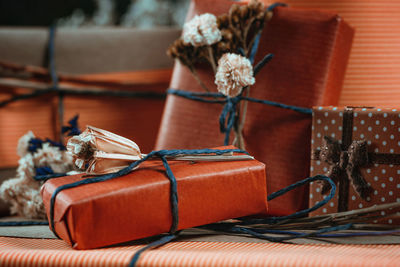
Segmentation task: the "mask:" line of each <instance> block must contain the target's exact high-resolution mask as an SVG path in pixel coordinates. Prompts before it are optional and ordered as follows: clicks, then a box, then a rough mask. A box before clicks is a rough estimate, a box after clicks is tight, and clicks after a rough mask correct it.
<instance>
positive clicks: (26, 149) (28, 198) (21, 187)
mask: <svg viewBox="0 0 400 267" xmlns="http://www.w3.org/2000/svg"><path fill="white" fill-rule="evenodd" d="M33 139H35V140H36V141H40V146H37V147H35V152H33V151H32V150H30V146H31V145H32V140H33ZM17 152H18V155H20V156H21V158H20V160H19V161H18V164H19V166H18V168H17V174H16V177H15V178H11V179H8V180H6V181H5V182H4V183H2V184H1V186H0V197H1V198H2V199H3V200H4V201H6V202H7V203H8V204H9V206H10V212H11V214H17V215H19V216H23V217H25V218H32V219H45V218H46V212H45V209H44V205H43V202H42V198H41V196H40V187H41V185H42V182H39V181H36V180H34V179H33V177H34V176H35V175H36V172H37V168H40V167H50V168H51V169H52V170H53V171H54V172H59V173H66V172H69V171H71V170H72V169H73V164H72V157H71V156H70V155H68V154H67V153H66V151H64V150H60V148H59V147H58V146H53V145H52V144H51V143H50V142H43V141H41V140H40V139H36V138H35V136H34V134H33V133H32V132H31V131H29V132H28V133H27V134H25V135H24V136H22V137H21V138H20V140H19V142H18V148H17Z"/></svg>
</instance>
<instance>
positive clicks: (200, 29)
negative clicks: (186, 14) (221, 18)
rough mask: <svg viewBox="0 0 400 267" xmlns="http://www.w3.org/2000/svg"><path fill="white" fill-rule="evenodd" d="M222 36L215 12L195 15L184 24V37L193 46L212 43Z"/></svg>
mask: <svg viewBox="0 0 400 267" xmlns="http://www.w3.org/2000/svg"><path fill="white" fill-rule="evenodd" d="M221 38H222V35H221V31H220V30H219V29H218V25H217V18H216V17H215V16H214V15H213V14H209V13H205V14H202V15H200V16H195V17H194V18H193V19H192V20H190V21H188V22H186V23H185V24H184V25H183V32H182V39H183V41H184V43H186V44H189V43H190V44H192V45H193V46H202V45H212V44H215V43H216V42H219V41H220V40H221Z"/></svg>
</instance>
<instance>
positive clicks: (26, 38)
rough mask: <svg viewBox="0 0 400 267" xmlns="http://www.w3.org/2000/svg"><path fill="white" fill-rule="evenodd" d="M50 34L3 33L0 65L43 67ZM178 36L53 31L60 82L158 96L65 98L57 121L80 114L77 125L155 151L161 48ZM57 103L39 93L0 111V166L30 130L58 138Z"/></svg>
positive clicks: (13, 159) (163, 31) (8, 91)
mask: <svg viewBox="0 0 400 267" xmlns="http://www.w3.org/2000/svg"><path fill="white" fill-rule="evenodd" d="M48 32H49V31H48V29H45V28H0V61H1V62H11V63H14V64H19V65H21V66H24V65H32V66H42V67H43V66H46V63H47V61H48V59H47V52H46V50H47V42H48V39H49V34H48ZM179 35H180V30H178V29H170V28H156V29H151V30H137V29H123V28H81V29H69V28H60V29H58V30H57V32H56V35H55V56H54V57H55V63H56V64H55V65H56V69H57V72H58V73H60V74H61V75H62V77H61V76H60V85H66V86H72V85H73V86H74V87H75V88H79V87H85V86H91V87H95V88H102V89H111V90H120V91H121V90H122V91H137V92H151V93H153V95H155V96H156V97H145V98H144V97H132V98H127V97H115V96H77V95H68V94H67V95H65V96H64V99H63V105H64V122H63V123H62V124H66V122H67V120H68V119H70V118H72V117H73V116H74V115H76V114H79V116H80V117H79V125H80V126H81V127H85V126H86V125H96V126H98V127H104V128H107V129H109V130H110V131H113V132H116V133H118V134H121V135H123V136H126V137H128V138H130V139H133V140H135V141H136V142H138V143H139V144H140V145H141V147H142V148H143V150H144V151H150V150H152V149H153V145H154V142H155V138H156V134H157V131H158V127H159V123H160V118H161V113H162V110H163V106H164V100H163V94H164V92H165V90H166V88H167V87H168V84H169V80H170V74H171V70H170V68H171V67H172V60H171V59H169V58H168V57H167V56H166V54H165V50H166V49H167V47H168V45H169V44H170V43H171V42H173V40H175V39H176V38H178V36H179ZM19 65H17V66H19ZM29 69H33V70H34V71H33V72H38V73H42V72H43V70H42V69H38V71H37V69H35V68H29ZM3 80H4V79H2V81H3ZM71 81H72V82H71ZM0 86H1V85H0ZM0 89H1V91H0V100H4V99H7V98H9V97H12V96H15V95H16V94H20V93H27V92H31V91H30V90H22V89H21V88H18V86H11V85H8V86H4V85H3V86H1V87H0ZM58 101H59V98H58V97H57V96H56V94H53V95H43V96H40V97H36V98H32V99H28V100H23V101H18V102H14V103H11V104H9V105H7V106H5V107H1V108H0V125H1V129H2V130H1V131H0V147H1V148H2V149H1V150H0V159H1V161H0V168H2V167H14V166H16V165H17V160H18V157H17V155H16V147H17V142H18V138H19V137H21V136H22V135H23V134H25V133H26V132H27V131H28V130H32V131H33V132H34V134H35V135H36V136H38V137H41V138H47V137H48V138H52V139H58V135H59V129H60V126H61V123H60V122H59V121H57V120H58V115H57V112H58V111H57V109H58Z"/></svg>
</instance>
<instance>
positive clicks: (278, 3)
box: [267, 2, 288, 11]
mask: <svg viewBox="0 0 400 267" xmlns="http://www.w3.org/2000/svg"><path fill="white" fill-rule="evenodd" d="M278 6H282V7H286V6H288V5H287V4H285V3H280V2H277V3H273V4H272V5H270V6H269V7H267V11H273V10H274V9H275V8H276V7H278Z"/></svg>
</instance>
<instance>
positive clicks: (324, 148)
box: [310, 107, 400, 223]
mask: <svg viewBox="0 0 400 267" xmlns="http://www.w3.org/2000/svg"><path fill="white" fill-rule="evenodd" d="M399 131H400V111H398V110H397V109H388V108H382V109H380V108H362V107H360V108H357V107H348V108H343V107H318V108H314V115H313V131H312V146H311V148H312V153H313V154H314V156H313V160H312V161H311V175H317V174H326V175H327V176H330V177H332V178H334V179H336V182H337V183H338V187H337V188H338V193H337V194H336V196H335V197H334V198H333V199H332V200H331V201H329V202H328V204H327V205H325V206H324V207H323V208H322V209H318V210H316V211H314V212H312V213H311V215H319V214H327V213H334V212H338V211H346V210H354V209H359V208H366V207H369V206H373V205H376V204H386V203H391V202H396V201H397V202H400V180H399V174H400V142H399V141H398V136H399ZM321 153H323V154H321ZM335 177H337V178H335ZM323 191H324V190H323V187H321V185H320V184H318V183H315V182H314V183H313V184H312V185H311V186H310V206H313V205H315V204H316V202H318V201H321V200H322V198H323V195H322V193H323ZM381 215H384V213H383V214H381ZM381 222H382V221H381ZM383 222H385V223H395V222H396V223H398V222H399V221H398V220H396V221H395V220H392V219H390V218H389V219H386V220H384V221H383Z"/></svg>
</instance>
